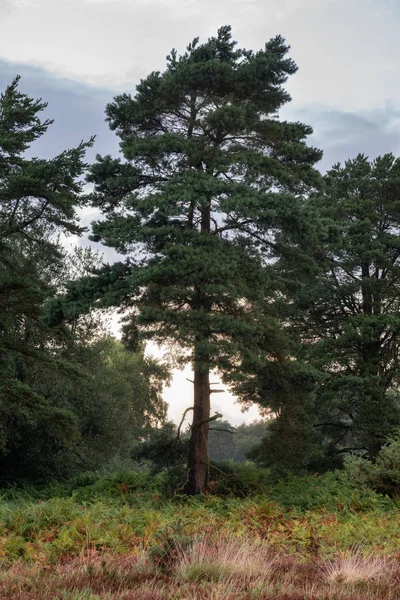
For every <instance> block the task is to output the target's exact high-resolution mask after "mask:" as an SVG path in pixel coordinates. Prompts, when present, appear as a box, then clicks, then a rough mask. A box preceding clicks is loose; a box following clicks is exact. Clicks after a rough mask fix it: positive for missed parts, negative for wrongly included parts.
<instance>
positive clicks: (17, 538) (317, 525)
mask: <svg viewBox="0 0 400 600" xmlns="http://www.w3.org/2000/svg"><path fill="white" fill-rule="evenodd" d="M252 485H253V489H252V493H251V495H250V496H248V495H247V496H246V494H248V493H249V489H248V487H249V481H248V477H247V479H246V477H245V476H244V474H243V473H242V475H240V474H239V476H238V477H237V480H236V481H235V482H234V486H233V489H231V490H229V489H224V490H223V492H224V495H216V494H210V495H207V496H204V497H202V498H189V499H184V498H178V497H177V498H173V499H168V498H167V497H165V496H164V495H163V494H162V493H161V492H160V491H159V489H160V481H159V480H157V479H156V478H152V477H150V475H148V474H143V473H119V474H108V475H104V474H103V475H102V476H101V477H99V476H98V475H88V476H85V477H80V478H79V479H77V480H75V481H73V482H71V483H70V484H69V485H64V486H57V485H54V486H47V487H46V488H43V489H42V490H38V489H24V490H15V489H12V488H10V489H8V490H4V491H3V494H2V497H1V500H0V562H1V571H0V598H1V599H2V600H3V599H4V600H8V599H9V598H10V599H11V598H13V599H15V600H28V599H29V600H39V599H40V600H50V599H56V598H57V599H60V600H98V599H101V600H106V599H108V600H116V599H121V600H139V599H143V600H146V599H148V600H150V599H152V600H164V599H165V600H167V599H168V600H174V599H175V600H189V599H195V600H196V599H198V600H200V599H201V600H203V599H204V600H205V599H213V600H234V599H241V600H250V599H260V600H261V599H271V600H272V599H277V600H303V599H307V600H325V599H333V598H338V599H339V598H340V599H343V600H344V599H346V600H350V599H352V600H353V599H360V600H361V599H366V600H369V599H373V598H376V599H382V600H383V599H389V600H390V599H393V600H394V599H395V598H399V591H398V590H399V589H400V541H399V540H400V512H399V506H398V503H397V501H396V500H390V499H388V498H387V497H384V496H381V495H379V494H376V493H374V492H372V491H368V490H357V489H355V488H352V486H351V485H350V484H349V483H346V482H344V481H343V480H341V479H340V476H337V475H335V474H328V475H323V476H321V477H318V476H315V477H305V478H293V479H291V480H290V481H288V482H281V483H278V484H275V485H271V484H269V483H268V480H267V478H264V480H262V481H257V482H256V481H253V482H252ZM231 487H232V486H231ZM240 496H242V497H240Z"/></svg>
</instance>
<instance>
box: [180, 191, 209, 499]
mask: <svg viewBox="0 0 400 600" xmlns="http://www.w3.org/2000/svg"><path fill="white" fill-rule="evenodd" d="M210 227H211V203H210V204H208V205H206V206H203V207H202V209H201V222H200V232H201V233H202V234H205V235H208V234H209V233H210ZM194 307H195V308H196V309H197V310H199V311H202V312H203V313H204V323H202V324H201V325H200V327H199V331H198V334H197V336H196V343H195V347H194V360H193V363H194V364H193V369H194V402H193V423H192V430H191V435H190V441H189V456H188V464H187V479H186V483H185V485H184V486H183V491H184V493H185V494H187V495H195V494H201V493H203V492H204V491H205V490H206V487H207V483H208V471H209V463H208V430H209V420H210V360H209V353H208V349H206V348H207V346H208V343H209V331H208V325H207V321H206V319H207V317H208V314H209V312H210V310H211V305H210V302H209V300H208V299H207V297H206V296H205V295H204V293H203V290H202V289H201V286H199V287H198V289H197V290H196V300H195V303H194Z"/></svg>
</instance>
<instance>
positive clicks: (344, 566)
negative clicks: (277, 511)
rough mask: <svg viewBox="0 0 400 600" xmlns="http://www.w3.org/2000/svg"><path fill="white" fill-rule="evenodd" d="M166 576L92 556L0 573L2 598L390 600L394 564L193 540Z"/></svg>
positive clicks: (149, 566) (127, 561)
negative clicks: (301, 556)
mask: <svg viewBox="0 0 400 600" xmlns="http://www.w3.org/2000/svg"><path fill="white" fill-rule="evenodd" d="M176 548H178V551H177V552H176V553H175V554H174V558H173V564H172V565H171V569H170V570H169V571H168V572H165V571H162V570H160V569H158V568H157V567H156V566H155V565H154V561H152V560H151V558H150V555H149V554H148V553H146V552H143V553H142V555H139V556H138V555H135V556H132V555H116V554H113V555H111V554H108V555H102V554H101V553H98V552H95V551H92V552H90V553H85V554H82V556H81V557H80V558H78V559H73V560H62V561H60V562H59V563H58V564H57V565H55V566H52V567H43V566H41V567H39V566H35V567H33V566H31V567H29V566H27V564H26V563H15V564H14V565H13V566H12V567H11V568H9V569H8V570H5V571H3V572H2V573H0V598H1V599H2V600H11V599H12V600H272V599H274V600H304V599H307V600H395V599H398V597H399V593H398V589H399V583H400V565H398V564H397V563H398V561H396V560H395V558H382V557H379V556H377V555H366V554H363V553H362V548H358V549H357V550H356V551H353V552H349V553H348V554H347V555H343V556H339V557H338V558H337V559H336V560H331V561H329V562H326V563H321V562H317V561H311V560H310V561H308V562H306V561H303V560H296V559H295V558H294V557H293V556H283V555H274V554H273V553H272V552H271V550H270V549H269V548H268V546H267V544H266V543H265V542H262V541H249V540H243V539H240V538H235V537H220V538H212V537H211V536H207V535H204V536H200V537H198V538H197V539H194V540H193V541H192V543H191V544H190V545H187V546H186V548H185V547H184V545H180V544H179V543H178V541H177V544H176Z"/></svg>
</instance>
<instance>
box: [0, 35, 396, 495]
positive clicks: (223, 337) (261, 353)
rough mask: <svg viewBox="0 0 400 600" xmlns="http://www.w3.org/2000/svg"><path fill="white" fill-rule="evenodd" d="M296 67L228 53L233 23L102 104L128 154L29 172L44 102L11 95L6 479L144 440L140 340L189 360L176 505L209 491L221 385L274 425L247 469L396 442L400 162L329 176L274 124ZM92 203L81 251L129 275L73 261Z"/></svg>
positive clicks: (3, 277)
mask: <svg viewBox="0 0 400 600" xmlns="http://www.w3.org/2000/svg"><path fill="white" fill-rule="evenodd" d="M288 51H289V47H288V46H287V45H286V44H285V41H284V40H283V39H282V38H281V37H280V36H277V37H276V38H274V39H272V40H270V41H269V42H268V43H267V44H266V46H265V49H263V50H260V51H258V52H253V51H249V50H245V49H237V47H236V44H235V42H234V41H233V40H232V36H231V30H230V28H229V27H222V28H221V29H220V30H219V31H218V34H217V36H216V37H214V38H210V39H209V40H208V41H207V42H206V43H204V44H199V41H198V40H197V39H196V40H194V41H193V42H192V43H191V44H189V46H188V48H187V51H186V52H185V53H184V54H183V55H178V53H177V52H176V51H175V50H173V51H172V52H171V54H170V56H168V57H167V66H166V70H165V71H164V72H163V73H159V72H155V73H151V74H150V75H149V76H148V77H147V78H146V79H144V80H142V81H141V82H140V84H139V85H138V86H137V90H136V94H135V95H134V96H130V95H128V94H122V95H120V96H117V97H116V98H115V99H114V101H113V102H112V103H111V104H109V105H108V106H107V108H106V115H107V120H108V122H109V124H110V127H111V128H112V129H113V130H115V131H116V134H117V135H118V136H119V137H120V140H121V144H120V147H121V158H113V157H111V156H105V157H101V156H98V157H97V159H96V162H95V163H94V164H93V165H91V166H88V165H85V163H84V154H85V150H86V148H87V147H88V145H90V144H92V143H93V140H91V141H89V142H88V143H82V144H81V145H80V146H78V147H77V148H76V149H73V150H69V151H66V152H64V153H62V154H61V155H60V156H59V157H56V158H55V159H53V160H50V161H44V160H40V159H31V160H28V159H26V158H25V151H26V149H27V148H28V146H29V145H30V144H31V143H32V142H34V140H35V139H36V138H37V137H39V136H40V135H43V134H44V133H45V131H46V129H47V127H48V126H49V125H50V123H49V122H48V121H41V120H40V118H39V115H40V112H41V111H42V110H43V108H44V106H45V105H44V104H42V103H41V102H40V101H39V102H37V101H34V100H31V99H29V98H27V97H26V96H24V95H23V94H21V93H20V92H19V91H18V81H17V80H16V81H14V82H13V83H12V85H11V86H10V87H9V88H8V89H7V90H6V92H5V93H4V94H3V95H2V97H1V103H0V200H1V205H0V232H1V240H0V294H1V303H0V311H1V313H0V360H1V369H2V374H3V378H2V383H1V388H0V394H1V404H0V411H1V425H0V426H1V430H0V452H1V457H2V458H1V460H2V466H3V473H4V479H5V480H7V478H12V477H19V476H23V475H24V474H25V475H28V474H29V473H31V474H32V473H33V472H35V473H36V474H37V476H38V477H39V476H41V477H45V476H47V474H48V475H50V474H53V475H54V474H59V475H61V474H62V473H65V471H66V470H68V468H71V469H74V468H78V467H77V465H78V464H81V463H80V461H83V462H84V463H85V464H89V463H90V464H92V465H98V464H101V463H102V462H104V460H106V458H107V454H108V455H110V454H111V453H114V454H115V453H116V452H119V453H121V455H129V453H130V450H131V448H132V447H133V445H134V441H139V440H144V441H145V440H147V443H148V442H149V440H150V441H151V436H152V434H151V432H150V431H149V429H148V428H149V427H150V428H151V427H154V426H156V425H158V424H162V423H163V422H165V405H164V403H163V401H162V385H163V383H165V382H166V381H167V380H168V372H167V370H166V369H165V368H164V367H162V366H161V365H159V364H157V363H156V362H155V361H150V360H148V359H146V358H145V357H144V343H145V340H146V339H148V338H151V339H153V340H155V341H157V342H160V343H168V344H170V345H172V348H173V353H174V360H175V361H176V362H180V363H182V364H183V363H184V362H187V361H190V362H191V363H192V364H193V369H194V399H193V406H192V407H188V408H191V411H192V414H193V420H192V423H191V428H190V436H189V441H188V442H187V449H186V452H187V465H186V470H185V472H186V481H182V484H183V488H182V489H183V491H185V492H186V493H188V494H193V493H198V492H202V491H204V490H205V489H206V487H207V483H208V477H209V462H210V459H212V455H214V456H215V457H216V458H215V460H217V459H218V458H220V454H219V451H218V449H217V448H216V441H217V440H216V439H215V438H213V437H212V436H213V433H212V431H211V432H210V434H209V431H210V429H212V428H213V427H217V426H218V421H216V422H215V420H213V415H211V412H210V398H211V397H212V393H213V390H212V389H211V387H210V380H209V375H210V372H211V371H212V370H214V369H217V370H218V371H219V372H220V373H221V375H222V377H223V380H224V381H225V382H226V384H227V385H228V386H230V388H231V389H232V390H233V391H234V393H235V394H236V395H237V396H238V398H239V399H240V400H241V401H242V402H243V403H244V404H245V405H246V404H248V405H250V404H251V403H257V404H258V405H259V406H260V408H261V410H262V411H263V412H264V414H265V415H268V416H269V417H270V418H269V419H268V421H267V424H266V425H265V424H264V426H263V427H264V428H265V436H264V438H263V441H262V442H259V443H258V444H256V445H255V447H254V448H253V449H252V450H250V448H246V452H247V451H249V452H250V453H249V454H248V456H250V457H251V458H252V459H253V460H255V461H256V462H258V463H259V464H262V465H265V466H268V467H270V468H271V469H272V470H273V471H275V472H276V473H280V474H281V473H282V472H288V471H302V470H307V469H312V470H326V469H329V468H333V467H335V466H338V465H340V464H341V460H342V457H343V456H344V455H345V454H346V453H348V452H356V453H360V454H363V455H368V456H371V457H373V456H376V454H377V453H378V452H379V450H380V448H381V447H382V445H383V444H384V442H385V440H386V438H387V436H388V435H389V434H391V433H392V432H393V431H394V430H395V429H396V427H398V424H399V416H400V415H399V402H398V391H397V390H398V383H399V382H398V377H399V368H398V358H399V331H400V329H399V324H400V321H399V316H398V314H399V306H398V303H399V289H400V288H399V276H400V270H399V259H400V236H399V219H400V194H399V191H400V185H399V184H400V179H399V173H400V163H399V161H398V159H396V158H395V157H394V156H393V155H391V154H388V155H385V156H383V157H379V158H377V159H376V160H374V161H369V160H368V158H367V157H365V156H363V155H361V154H360V155H359V156H357V157H356V158H354V159H351V160H349V161H347V162H346V163H345V164H344V165H335V166H334V167H332V169H331V170H329V171H328V172H327V173H326V174H325V175H323V176H322V175H321V174H320V173H319V172H318V171H317V169H316V168H315V165H316V163H317V162H318V160H320V158H321V156H322V152H321V151H320V150H318V149H315V148H313V147H311V146H309V145H307V136H309V135H310V134H311V133H312V129H311V127H309V126H308V125H304V124H302V123H292V122H286V121H282V120H280V119H279V110H280V108H281V107H282V106H283V105H284V104H286V103H287V102H289V101H290V96H289V95H288V93H287V92H286V90H285V89H284V84H285V82H286V80H287V78H288V76H290V75H292V74H293V73H295V71H296V69H297V67H296V65H295V63H294V62H293V60H292V59H291V58H289V57H288ZM83 173H86V180H87V181H88V182H90V183H91V184H92V185H93V191H92V192H91V193H90V194H83V193H82V192H83V181H84V180H83V179H82V175H83ZM84 205H91V206H94V207H96V208H98V209H99V211H100V212H101V213H102V216H103V218H102V220H99V221H97V222H94V223H93V224H92V234H91V239H92V240H94V241H101V242H102V243H103V244H105V245H106V246H110V247H113V248H115V249H116V250H117V251H118V252H119V254H120V255H121V257H122V258H121V260H120V261H118V262H115V263H114V264H111V265H109V264H103V263H98V261H96V259H95V258H94V257H93V256H92V255H91V253H90V252H82V251H81V252H80V253H79V254H78V256H76V257H75V258H74V259H73V260H72V262H73V263H74V264H76V263H77V262H79V263H80V265H81V268H80V270H79V272H74V269H72V270H71V268H69V267H68V260H66V253H65V250H64V249H63V246H62V244H61V243H60V238H59V236H60V235H61V234H62V235H66V234H68V233H74V234H79V233H81V232H82V230H81V229H80V228H79V225H78V218H77V211H78V209H79V208H80V207H82V206H84ZM111 307H117V308H118V309H120V310H122V311H124V313H125V314H126V317H125V325H124V328H123V339H122V342H116V341H115V340H112V339H110V338H108V337H106V336H105V335H104V333H102V332H101V321H99V318H100V317H99V314H100V313H99V311H101V310H106V309H108V308H111ZM257 427H258V426H257ZM146 428H147V429H146ZM242 433H243V432H242ZM170 434H171V435H169V438H170V439H169V442H168V443H169V444H173V443H174V440H175V442H176V436H175V438H174V435H173V434H172V433H171V432H170ZM155 435H156V438H154V439H157V435H158V433H157V431H156V433H155ZM209 435H210V441H211V442H212V443H213V444H214V446H212V448H214V449H213V450H212V452H209V448H208V438H209ZM224 435H227V436H230V435H231V434H229V433H226V434H224ZM234 435H235V436H236V439H238V431H236V433H235V434H234ZM167 437H168V435H167ZM233 437H234V436H232V438H233ZM217 439H218V440H223V439H224V438H223V437H222V436H219V437H218V438H217ZM226 439H228V438H226ZM213 440H214V442H213ZM157 443H158V447H159V450H160V452H159V453H158V454H159V455H160V454H162V448H164V446H162V443H161V438H159V439H158V442H157ZM225 443H226V444H227V445H229V444H228V442H225ZM156 446H157V444H156ZM143 448H144V446H143ZM148 448H150V449H151V448H152V450H151V452H153V451H154V445H153V446H152V445H151V444H150V446H149V445H148ZM235 452H237V449H235V448H234V447H233V446H232V453H233V454H235ZM238 452H239V454H240V451H238ZM156 455H157V452H156V453H155V454H154V452H153V454H152V455H151V456H152V457H153V460H155V461H156V460H157V456H156ZM242 456H243V454H240V457H242ZM233 457H234V456H232V458H233ZM184 479H185V478H184Z"/></svg>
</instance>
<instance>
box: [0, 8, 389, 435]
mask: <svg viewBox="0 0 400 600" xmlns="http://www.w3.org/2000/svg"><path fill="white" fill-rule="evenodd" d="M226 24H229V25H232V29H233V36H234V38H235V39H236V40H237V41H238V43H239V45H240V46H241V47H247V48H251V49H254V50H257V49H259V48H262V47H263V46H264V44H265V42H266V41H268V40H269V39H270V38H271V37H274V36H275V35H277V34H278V33H279V34H281V35H283V36H284V37H285V38H286V40H287V42H288V43H289V44H290V46H291V56H292V58H293V59H294V60H295V62H296V63H297V64H298V66H299V71H298V73H297V74H296V75H294V76H293V77H292V78H291V79H290V80H289V81H288V84H287V86H286V87H287V90H288V91H289V93H290V94H291V96H292V102H291V103H290V105H288V106H287V107H286V108H285V109H284V111H283V112H282V114H281V116H282V118H286V119H292V120H301V121H303V122H305V123H307V124H309V125H311V126H312V127H313V128H314V134H313V135H312V136H311V137H310V139H309V142H310V144H313V145H315V146H317V147H319V148H322V149H323V150H324V158H323V159H322V161H321V163H320V164H319V168H320V169H321V171H325V170H326V169H328V168H329V167H330V166H331V165H332V164H334V163H336V162H339V161H340V162H342V161H344V160H346V159H348V158H352V157H354V156H356V155H357V154H358V153H360V152H361V153H364V154H366V155H367V156H369V157H370V158H371V159H372V158H375V157H376V156H378V155H380V154H383V153H385V152H393V153H394V154H399V152H400V61H398V56H399V55H400V35H399V32H400V1H399V0H0V91H2V90H4V88H5V87H6V86H7V85H8V84H9V83H10V82H11V80H12V79H13V78H14V77H15V75H16V74H19V75H21V82H20V88H21V90H22V91H24V92H26V93H28V94H29V95H31V96H33V97H42V98H43V100H45V101H46V102H48V104H49V105H48V108H47V109H46V116H47V117H50V118H53V119H54V124H53V125H52V127H51V128H50V129H49V131H48V133H47V134H46V136H44V137H43V138H41V139H40V140H38V141H37V142H36V143H35V148H34V150H35V154H37V155H38V156H42V157H51V156H54V155H55V154H57V153H58V152H61V151H62V150H64V149H65V148H67V147H73V146H76V145H77V144H78V143H79V142H80V141H81V140H82V139H88V138H89V137H90V136H91V135H93V134H96V142H95V145H94V148H93V149H92V150H90V151H89V154H88V160H89V161H91V160H93V159H94V157H95V154H96V153H100V154H112V155H117V153H118V140H117V138H116V136H115V135H114V134H113V133H112V132H110V131H109V130H108V127H107V125H106V123H105V122H104V108H105V105H106V104H107V102H109V101H111V100H112V98H113V97H114V96H115V95H116V94H118V93H121V92H128V93H134V91H135V86H136V85H137V83H139V81H140V79H141V78H143V77H146V75H147V74H148V73H149V72H151V71H154V70H162V69H163V68H164V65H165V57H166V55H167V54H169V52H170V51H171V49H172V48H177V50H178V51H184V49H185V47H186V46H187V44H188V43H189V42H190V41H191V40H192V39H193V38H194V37H197V36H199V37H200V40H206V39H207V38H208V37H210V36H212V35H214V34H215V33H216V31H217V29H218V28H219V27H220V26H221V25H226ZM94 218H96V214H95V212H94V211H93V210H89V209H88V210H86V212H85V213H84V214H83V216H82V219H83V222H84V223H85V224H87V225H89V224H90V221H91V220H93V219H94ZM79 243H80V244H87V243H88V242H87V239H86V238H83V239H82V240H80V241H79ZM99 249H100V250H102V251H103V252H104V248H99ZM105 259H106V260H110V261H111V260H113V259H114V255H113V253H112V252H111V251H110V250H109V249H106V251H105ZM151 351H152V352H153V353H158V351H157V350H156V349H154V347H153V348H151ZM186 378H188V379H190V378H191V377H190V370H186V371H185V372H177V373H175V376H174V381H173V385H172V386H171V388H170V389H169V390H167V391H166V394H165V397H166V400H167V401H168V402H169V403H170V411H169V416H170V418H173V419H174V420H176V421H177V420H179V416H180V414H181V413H182V411H183V410H184V409H185V408H186V407H188V406H190V405H191V403H192V400H191V396H192V393H193V391H192V384H191V383H190V382H188V381H187V380H186ZM213 409H214V410H220V411H221V412H222V413H223V414H224V418H227V419H228V420H230V421H231V422H232V423H234V424H239V423H241V422H243V421H251V420H253V419H254V418H256V417H257V410H256V409H255V408H253V409H251V411H250V412H249V413H245V414H242V413H241V410H240V407H238V406H237V405H235V404H234V403H233V399H232V397H231V396H230V394H228V393H224V394H215V395H213Z"/></svg>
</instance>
